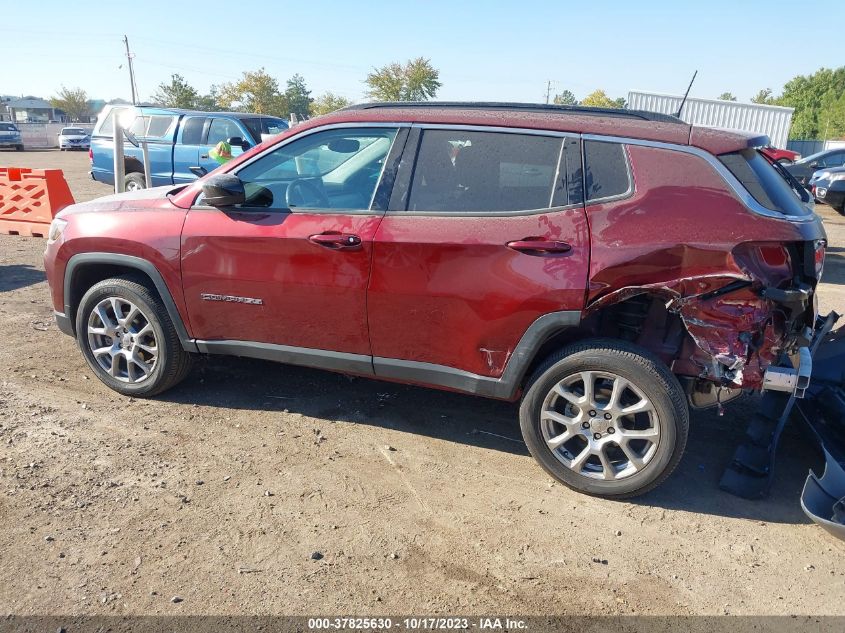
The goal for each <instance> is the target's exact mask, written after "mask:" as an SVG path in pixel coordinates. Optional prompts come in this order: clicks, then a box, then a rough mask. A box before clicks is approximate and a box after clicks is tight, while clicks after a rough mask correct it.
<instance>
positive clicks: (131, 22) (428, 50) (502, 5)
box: [0, 0, 845, 102]
mask: <svg viewBox="0 0 845 633" xmlns="http://www.w3.org/2000/svg"><path fill="white" fill-rule="evenodd" d="M3 5H4V6H3V7H2V10H0V15H2V20H0V59H2V63H0V94H9V95H24V94H26V95H29V94H31V95H35V96H39V97H44V98H49V97H50V96H52V95H55V94H56V93H57V91H58V90H59V89H60V88H61V86H66V87H68V88H76V87H81V88H83V89H84V90H85V91H86V92H87V93H88V96H89V98H102V99H106V100H108V99H112V98H117V97H120V98H125V99H128V98H129V97H130V84H129V78H128V71H127V68H126V58H125V48H124V44H123V35H124V34H125V35H127V36H128V38H129V44H130V47H131V49H132V52H133V53H134V55H135V57H134V64H135V72H136V83H137V85H138V91H139V98H140V99H149V98H150V97H151V96H152V95H153V93H155V91H156V87H157V85H158V84H159V83H161V82H165V81H169V78H170V75H171V74H173V73H179V74H181V75H182V76H183V77H185V78H186V79H187V80H188V82H189V83H191V84H192V85H193V86H194V87H195V88H197V89H198V90H200V91H201V92H205V91H207V90H208V89H209V87H210V86H211V85H212V84H221V83H224V82H228V81H233V80H237V79H238V77H239V76H240V75H241V73H242V72H243V71H247V70H255V69H258V68H260V67H264V69H265V70H266V71H267V72H268V73H270V74H271V75H273V76H274V77H276V78H277V79H278V80H279V82H280V84H281V85H282V86H284V82H285V80H287V79H288V78H289V77H290V76H291V75H293V74H294V73H299V74H301V75H303V76H304V77H305V80H306V82H307V84H308V87H309V88H310V89H311V91H312V96H317V95H319V94H321V93H323V92H325V91H328V90H330V91H332V92H334V93H336V94H340V95H343V96H345V97H347V98H349V99H351V100H353V101H363V100H365V96H366V86H365V84H364V79H365V78H366V76H367V73H368V72H370V71H372V70H373V69H374V68H376V67H379V66H383V65H385V64H388V63H390V62H393V61H399V62H404V61H406V60H408V59H411V58H416V57H419V56H422V57H426V58H429V59H430V60H431V63H432V64H433V65H434V67H435V68H437V69H439V71H440V80H441V82H442V83H443V87H442V88H441V90H440V92H439V93H438V95H437V98H438V99H444V100H485V101H525V102H542V101H544V100H545V95H546V89H547V85H548V83H547V82H549V81H551V82H552V94H553V95H554V94H555V93H557V92H560V91H562V90H565V89H568V90H570V91H572V92H573V93H574V94H575V95H576V97H577V98H579V99H580V98H583V97H584V96H585V95H587V94H588V93H590V92H592V91H593V90H595V89H598V88H600V89H603V90H605V92H607V94H608V95H609V96H610V97H612V98H616V97H620V96H623V97H624V96H627V94H628V91H629V90H646V91H652V92H661V93H667V94H682V93H683V92H684V90H685V89H686V87H687V84H688V83H689V80H690V78H691V76H692V73H693V71H694V70H698V71H699V72H698V77H697V79H696V82H695V84H694V85H693V87H692V90H691V92H690V95H691V96H694V97H702V98H716V97H717V96H718V95H720V94H721V93H723V92H725V91H728V92H731V93H733V94H734V95H736V96H737V98H738V99H739V100H740V101H748V100H749V99H750V98H751V97H752V96H753V95H755V94H756V93H757V91H758V90H760V89H762V88H771V89H772V90H773V91H774V92H775V93H779V92H780V90H781V88H782V87H783V84H784V83H785V82H787V81H789V79H791V78H792V77H794V76H795V75H799V74H810V73H812V72H814V71H815V70H817V69H819V68H821V67H828V68H831V67H838V66H843V65H845V46H841V45H835V44H834V42H833V40H832V39H831V35H830V32H828V31H827V28H826V27H825V26H824V25H832V24H838V25H842V24H845V1H843V0H833V1H828V0H820V1H817V2H814V3H813V4H812V10H807V11H799V10H798V7H799V6H800V5H796V4H795V2H794V1H793V2H781V1H780V0H770V1H767V2H763V1H759V2H745V1H743V0H732V1H725V0H708V1H705V2H701V1H690V0H686V1H685V0H676V1H675V2H663V1H659V2H658V1H654V2H649V1H648V0H639V1H637V2H633V1H629V2H601V1H599V0H594V1H592V2H583V1H580V2H571V1H567V0H547V1H545V2H541V1H537V0H520V1H518V2H511V1H507V2H506V1H504V0H489V1H487V2H482V1H477V2H470V1H467V2H460V1H459V0H451V1H443V0H429V1H427V2H415V1H411V0H404V1H403V0H393V1H392V2H382V1H381V0H369V1H366V2H355V3H353V2H348V1H333V2H329V1H320V0H308V1H307V2H303V1H302V0H296V1H295V2H292V1H285V0H282V1H277V2H274V3H271V2H269V1H267V0H265V1H264V2H258V1H255V0H238V1H237V2H232V1H229V2H220V1H218V0H203V1H202V2H190V3H183V2H174V1H172V0H171V1H169V2H162V1H160V0H136V1H135V2H132V3H129V2H120V3H103V2H102V1H101V0H100V1H99V2H96V3H95V2H89V1H88V0H77V1H75V2H73V3H71V4H68V3H67V1H66V0H62V1H61V2H59V1H58V0H40V2H38V3H37V7H38V12H37V13H34V12H33V11H32V8H33V7H34V6H35V5H34V4H32V3H26V2H4V3H3ZM71 6H72V7H73V9H72V11H71V10H69V7H71ZM808 6H809V5H808ZM813 16H817V17H818V16H823V17H822V18H820V19H811V18H813ZM834 39H835V38H834Z"/></svg>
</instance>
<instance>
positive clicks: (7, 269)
mask: <svg viewBox="0 0 845 633" xmlns="http://www.w3.org/2000/svg"><path fill="white" fill-rule="evenodd" d="M46 279H47V275H45V274H44V271H43V270H39V269H37V268H33V267H32V266H29V265H27V264H8V265H0V292H9V291H10V290H18V289H19V288H25V287H26V286H32V285H35V284H37V283H41V282H42V281H46Z"/></svg>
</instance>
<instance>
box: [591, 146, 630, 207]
mask: <svg viewBox="0 0 845 633" xmlns="http://www.w3.org/2000/svg"><path fill="white" fill-rule="evenodd" d="M584 167H585V173H584V185H585V187H586V194H587V201H588V202H598V201H600V200H603V199H606V198H615V197H617V196H623V195H625V194H627V193H629V192H630V190H631V175H630V172H629V170H628V161H627V159H626V157H625V148H624V147H623V146H622V145H620V144H619V143H609V142H604V141H586V142H585V143H584Z"/></svg>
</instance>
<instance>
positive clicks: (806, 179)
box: [784, 148, 845, 186]
mask: <svg viewBox="0 0 845 633" xmlns="http://www.w3.org/2000/svg"><path fill="white" fill-rule="evenodd" d="M842 166H845V148H841V149H828V150H825V151H823V152H819V153H817V154H811V155H810V156H807V157H806V158H802V159H801V160H799V161H795V162H794V163H793V164H792V165H784V167H786V170H787V171H788V172H789V173H790V174H792V175H793V176H795V178H796V179H797V180H798V182H800V183H801V184H802V185H804V186H809V185H810V179H811V178H812V177H813V173H814V172H817V171H819V170H821V169H826V168H833V167H842Z"/></svg>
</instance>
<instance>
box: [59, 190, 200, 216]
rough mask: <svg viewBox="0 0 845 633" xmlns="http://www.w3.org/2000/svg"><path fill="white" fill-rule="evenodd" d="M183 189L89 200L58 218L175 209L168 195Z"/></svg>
mask: <svg viewBox="0 0 845 633" xmlns="http://www.w3.org/2000/svg"><path fill="white" fill-rule="evenodd" d="M183 188H184V185H182V186H178V187H174V186H173V185H165V186H163V187H153V188H152V189H139V190H137V191H127V192H125V193H115V194H112V195H110V196H103V197H102V198H96V199H94V200H89V201H88V202H80V203H78V204H74V205H71V206H69V207H67V208H66V209H63V210H62V211H61V213H59V216H61V217H64V216H67V215H73V214H74V213H90V212H92V211H132V210H136V209H150V208H161V209H171V208H172V209H175V208H177V207H176V206H175V205H173V204H172V203H171V202H170V198H169V197H168V194H170V193H177V192H178V191H180V190H181V189H183Z"/></svg>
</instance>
